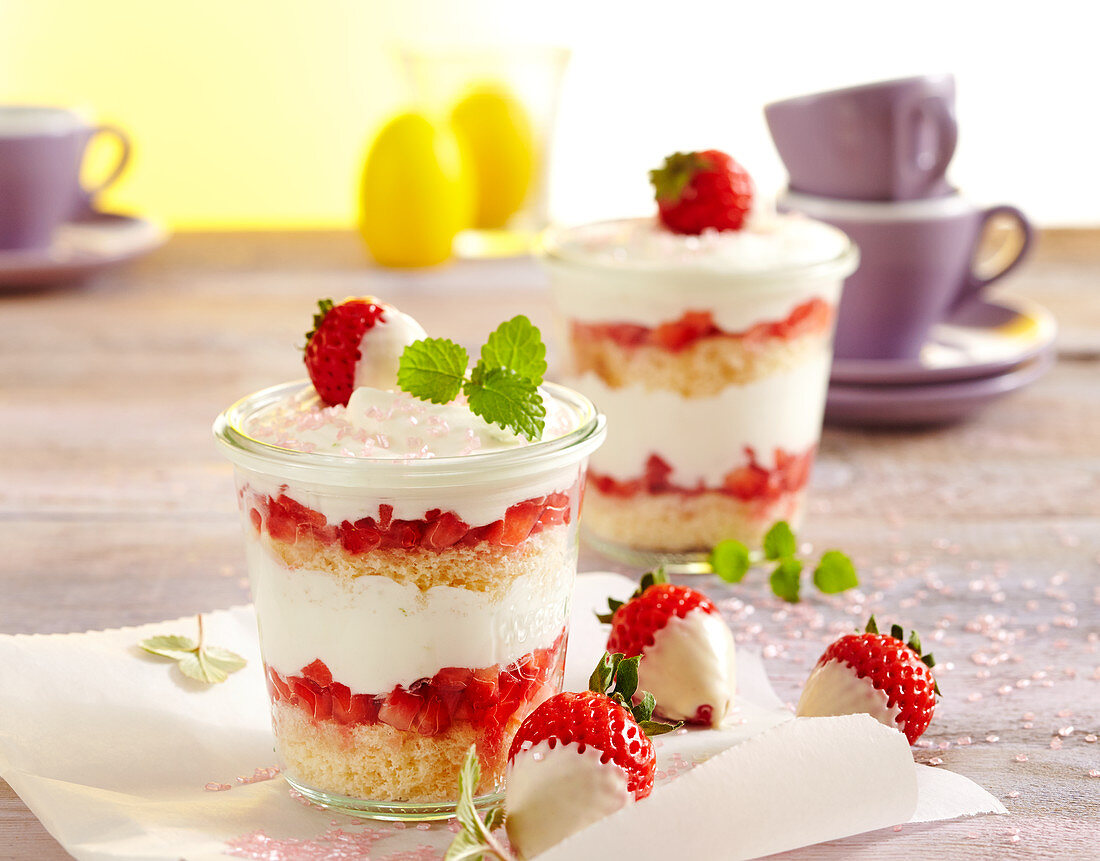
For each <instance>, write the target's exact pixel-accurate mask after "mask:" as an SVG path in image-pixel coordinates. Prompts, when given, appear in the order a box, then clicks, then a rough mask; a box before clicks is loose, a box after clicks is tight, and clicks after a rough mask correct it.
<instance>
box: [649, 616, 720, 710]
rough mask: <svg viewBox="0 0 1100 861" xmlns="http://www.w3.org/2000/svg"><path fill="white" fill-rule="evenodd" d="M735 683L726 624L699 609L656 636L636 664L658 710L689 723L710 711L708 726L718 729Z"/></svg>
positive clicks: (672, 620) (663, 629)
mask: <svg viewBox="0 0 1100 861" xmlns="http://www.w3.org/2000/svg"><path fill="white" fill-rule="evenodd" d="M736 684H737V658H736V649H735V647H734V643H733V634H732V633H731V632H730V629H729V625H727V624H726V623H725V621H724V620H723V619H722V617H721V616H720V615H719V614H718V613H708V612H707V611H706V610H703V609H701V608H699V607H696V608H695V609H693V610H691V611H689V612H688V613H687V614H686V615H684V616H682V617H681V616H673V617H672V618H671V619H669V620H668V622H667V623H666V624H665V626H664V627H663V628H661V629H660V630H659V631H657V632H655V633H654V635H653V644H652V645H650V646H647V647H646V648H645V650H644V651H643V652H642V660H641V662H640V663H639V665H638V687H639V688H640V689H641V690H646V691H649V692H650V693H651V694H653V696H654V697H655V698H656V700H657V711H658V712H659V713H660V714H661V715H662V716H663V717H666V718H668V719H670V720H691V719H692V718H694V717H695V715H696V714H697V712H698V711H699V708H700V706H710V709H711V713H710V725H711V726H714V727H717V726H720V725H721V723H722V721H723V720H724V719H725V717H726V715H727V714H728V713H729V710H730V709H731V708H732V707H733V699H734V694H735V693H736Z"/></svg>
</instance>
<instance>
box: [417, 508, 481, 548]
mask: <svg viewBox="0 0 1100 861" xmlns="http://www.w3.org/2000/svg"><path fill="white" fill-rule="evenodd" d="M469 531H470V527H469V526H468V525H467V524H466V523H465V521H463V520H461V519H460V518H459V517H458V515H456V514H453V513H452V512H450V511H448V512H445V513H443V514H439V515H437V516H436V518H435V519H434V520H431V522H429V523H428V527H427V528H426V529H425V530H424V537H423V538H422V539H421V544H422V545H423V546H424V547H427V548H428V549H429V550H444V549H446V548H447V547H451V546H453V545H454V544H457V543H458V542H459V541H460V540H461V539H462V537H463V536H464V535H465V534H466V533H467V532H469Z"/></svg>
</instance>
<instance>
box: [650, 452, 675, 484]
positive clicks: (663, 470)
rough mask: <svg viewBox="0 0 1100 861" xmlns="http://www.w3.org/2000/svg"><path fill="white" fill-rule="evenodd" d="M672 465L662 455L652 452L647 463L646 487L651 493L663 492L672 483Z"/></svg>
mask: <svg viewBox="0 0 1100 861" xmlns="http://www.w3.org/2000/svg"><path fill="white" fill-rule="evenodd" d="M670 475H672V467H671V466H669V465H668V463H667V462H666V461H665V460H664V458H662V457H661V456H660V455H656V454H651V455H650V456H649V459H648V460H647V461H646V464H645V488H646V490H647V491H648V492H649V493H662V492H664V491H666V490H668V489H669V488H670V487H671V486H672V484H671V482H670V481H669V476H670Z"/></svg>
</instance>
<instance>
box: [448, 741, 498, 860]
mask: <svg viewBox="0 0 1100 861" xmlns="http://www.w3.org/2000/svg"><path fill="white" fill-rule="evenodd" d="M480 780H481V765H480V764H479V763H478V761H477V748H476V747H475V746H474V745H472V744H471V745H470V749H469V750H467V751H466V759H465V760H464V761H463V763H462V770H461V771H460V772H459V775H458V792H459V795H458V805H457V807H456V808H455V818H456V819H457V820H458V824H459V826H460V827H461V830H460V831H459V832H458V833H457V834H456V835H455V839H454V840H452V841H451V845H450V846H448V847H447V852H446V854H445V855H444V856H443V861H475V859H482V858H490V859H496V861H516V859H515V856H514V855H512V853H511V852H509V851H508V850H507V849H506V848H505V847H504V845H503V844H502V843H501V842H500V841H499V840H497V838H496V837H494V836H493V832H494V831H495V830H496V829H498V828H500V826H501V825H502V824H504V808H503V807H500V806H497V807H493V808H491V809H490V810H488V811H486V813H485V819H482V818H481V815H480V814H479V813H478V812H477V807H475V806H474V791H475V790H476V788H477V784H478V781H480Z"/></svg>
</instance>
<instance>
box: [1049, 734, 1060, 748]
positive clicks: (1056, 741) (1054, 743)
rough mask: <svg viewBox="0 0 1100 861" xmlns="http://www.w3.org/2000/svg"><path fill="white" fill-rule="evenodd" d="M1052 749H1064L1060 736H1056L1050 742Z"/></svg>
mask: <svg viewBox="0 0 1100 861" xmlns="http://www.w3.org/2000/svg"><path fill="white" fill-rule="evenodd" d="M1050 749H1051V750H1061V749H1062V740H1061V739H1060V738H1058V736H1054V738H1052V739H1051V740H1050Z"/></svg>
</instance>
